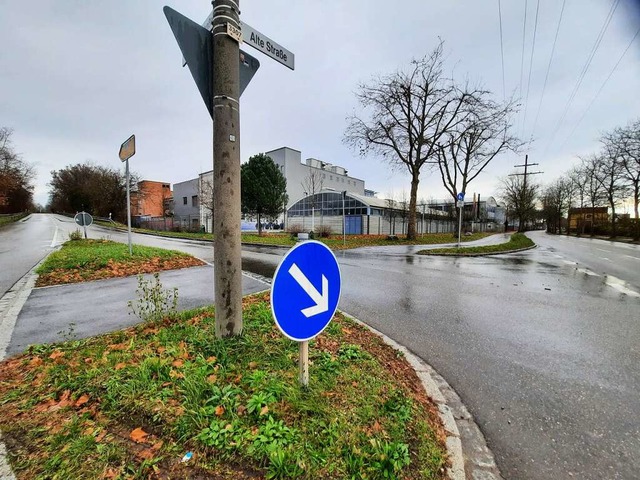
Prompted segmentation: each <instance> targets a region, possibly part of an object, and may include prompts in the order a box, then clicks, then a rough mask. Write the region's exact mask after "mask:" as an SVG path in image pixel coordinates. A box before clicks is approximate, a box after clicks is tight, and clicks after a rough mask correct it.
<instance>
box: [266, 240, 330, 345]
mask: <svg viewBox="0 0 640 480" xmlns="http://www.w3.org/2000/svg"><path fill="white" fill-rule="evenodd" d="M341 283H342V280H341V277H340V267H339V266H338V261H337V260H336V257H335V255H334V254H333V252H332V251H331V250H330V249H329V248H328V247H327V246H326V245H325V244H324V243H320V242H317V241H314V240H310V241H306V242H301V243H299V244H298V245H296V246H295V247H293V248H292V249H291V250H289V252H287V254H286V255H285V256H284V258H283V259H282V261H281V262H280V265H278V268H277V269H276V273H275V275H274V277H273V284H272V287H271V311H272V313H273V318H274V320H275V322H276V325H278V328H279V329H280V330H281V331H282V333H283V334H284V335H285V336H286V337H288V338H290V339H291V340H295V341H297V342H306V341H308V340H310V339H312V338H313V337H315V336H316V335H318V334H319V333H320V332H322V330H324V329H325V328H326V327H327V325H329V322H330V321H331V319H332V318H333V315H334V313H335V312H336V309H337V308H338V302H339V300H340V290H341V287H342V284H341Z"/></svg>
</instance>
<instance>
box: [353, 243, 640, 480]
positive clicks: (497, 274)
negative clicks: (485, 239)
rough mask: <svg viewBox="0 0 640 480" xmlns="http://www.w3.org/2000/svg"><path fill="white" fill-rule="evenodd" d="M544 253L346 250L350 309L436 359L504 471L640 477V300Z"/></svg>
mask: <svg viewBox="0 0 640 480" xmlns="http://www.w3.org/2000/svg"><path fill="white" fill-rule="evenodd" d="M565 261H567V262H569V261H572V259H571V257H564V258H558V254H557V253H555V252H554V253H552V252H549V251H545V250H543V249H535V250H530V251H527V252H524V253H521V254H516V255H513V256H493V257H480V258H467V259H454V258H441V257H437V258H433V257H422V258H419V257H412V256H407V255H397V256H392V255H387V256H386V257H385V258H371V259H366V258H362V257H361V256H359V255H358V254H357V253H355V252H345V253H344V254H343V255H342V256H341V268H342V272H343V275H344V294H343V297H342V303H341V308H343V309H344V310H346V311H348V312H349V313H351V314H353V315H355V316H357V317H359V318H362V319H365V320H366V321H367V322H368V323H370V324H371V325H372V326H373V327H375V328H377V329H379V330H381V331H383V332H384V333H386V334H387V335H389V336H391V337H392V338H394V339H395V340H396V341H398V342H400V343H401V344H403V345H405V346H407V347H408V348H409V349H411V350H412V351H414V352H415V353H417V354H418V355H419V356H420V357H422V358H423V359H425V360H426V361H427V362H428V363H430V364H431V365H432V366H433V367H434V368H435V369H436V370H437V371H438V372H439V373H440V374H441V375H442V376H443V377H444V378H445V379H446V380H447V381H448V382H449V384H451V386H453V388H454V389H455V390H456V391H457V392H458V394H459V395H460V396H461V398H462V400H463V402H464V403H465V405H466V406H467V408H468V409H469V410H470V411H471V413H472V414H473V415H474V417H475V419H476V421H477V423H478V425H479V426H480V428H481V429H482V431H483V433H484V434H485V436H486V437H487V441H488V444H489V446H490V448H491V449H492V450H493V452H494V454H495V456H496V461H497V463H498V466H499V467H500V469H501V471H502V473H503V475H504V476H505V478H517V479H521V478H522V479H549V478H570V477H571V476H573V478H585V479H591V478H593V479H601V478H624V479H633V478H638V477H637V476H638V472H640V459H639V458H638V456H637V454H638V452H640V417H639V412H640V396H639V395H638V392H640V373H639V369H638V367H637V365H638V363H639V361H640V323H639V319H640V299H639V298H637V297H632V296H629V295H626V294H622V293H620V292H619V291H618V290H616V289H615V288H612V287H611V286H609V285H607V283H606V281H605V277H604V276H595V275H593V274H592V273H593V272H590V273H583V272H581V271H579V270H578V268H577V267H576V266H575V265H569V264H568V263H565Z"/></svg>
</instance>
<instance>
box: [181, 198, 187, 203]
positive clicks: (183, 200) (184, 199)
mask: <svg viewBox="0 0 640 480" xmlns="http://www.w3.org/2000/svg"><path fill="white" fill-rule="evenodd" d="M182 204H183V205H186V204H187V197H182Z"/></svg>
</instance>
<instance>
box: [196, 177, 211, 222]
mask: <svg viewBox="0 0 640 480" xmlns="http://www.w3.org/2000/svg"><path fill="white" fill-rule="evenodd" d="M199 190H200V191H199V194H200V205H201V206H202V208H203V210H204V211H205V212H206V215H207V216H208V217H211V225H213V215H214V211H213V177H211V178H205V176H204V175H200V188H199ZM205 222H206V220H205Z"/></svg>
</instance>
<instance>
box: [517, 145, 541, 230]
mask: <svg viewBox="0 0 640 480" xmlns="http://www.w3.org/2000/svg"><path fill="white" fill-rule="evenodd" d="M534 165H538V164H537V163H529V155H525V156H524V164H523V165H514V168H521V167H524V173H512V174H510V175H509V176H510V177H524V178H523V181H522V199H521V201H522V202H525V201H526V198H525V197H526V195H527V175H540V174H541V173H544V172H529V171H528V169H529V167H530V166H534ZM525 223H526V222H525ZM519 230H520V228H518V231H519ZM523 231H524V230H523Z"/></svg>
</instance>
